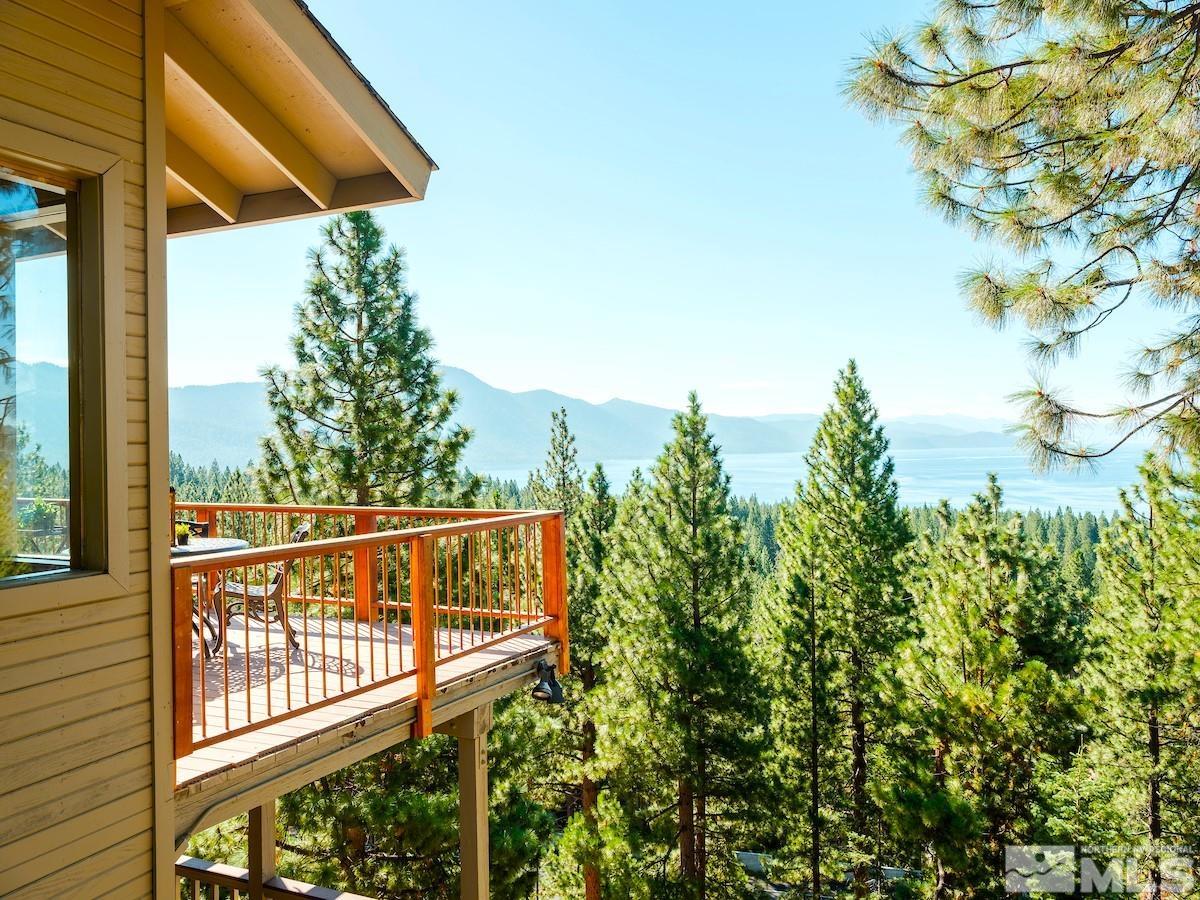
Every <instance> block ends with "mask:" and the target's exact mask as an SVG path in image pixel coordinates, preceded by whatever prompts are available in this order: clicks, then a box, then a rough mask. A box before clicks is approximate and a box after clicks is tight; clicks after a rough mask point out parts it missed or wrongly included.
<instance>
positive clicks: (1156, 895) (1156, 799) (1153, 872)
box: [1147, 704, 1162, 900]
mask: <svg viewBox="0 0 1200 900" xmlns="http://www.w3.org/2000/svg"><path fill="white" fill-rule="evenodd" d="M1149 732H1150V735H1149V737H1150V767H1151V768H1150V786H1149V787H1150V797H1149V800H1150V802H1149V809H1148V815H1147V819H1148V822H1147V824H1148V826H1149V830H1150V844H1151V846H1152V847H1153V848H1154V849H1153V853H1152V854H1151V856H1150V897H1151V900H1161V898H1162V869H1161V868H1160V863H1159V858H1158V849H1159V843H1160V842H1161V841H1162V796H1161V792H1160V775H1159V768H1158V767H1159V764H1160V762H1161V761H1162V733H1161V725H1160V724H1159V721H1158V705H1157V704H1152V705H1151V706H1150V721H1149Z"/></svg>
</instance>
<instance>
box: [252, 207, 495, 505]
mask: <svg viewBox="0 0 1200 900" xmlns="http://www.w3.org/2000/svg"><path fill="white" fill-rule="evenodd" d="M321 233H322V238H323V240H322V243H321V245H320V246H318V247H315V248H313V249H312V250H310V251H309V258H308V263H309V278H308V283H307V285H306V286H305V294H306V296H305V298H304V300H303V301H302V302H301V303H300V304H299V305H298V306H297V307H296V326H297V330H296V333H295V334H294V335H293V337H292V352H293V353H294V355H295V358H296V367H295V369H294V370H292V371H290V372H289V371H284V370H282V369H280V368H279V367H277V366H272V367H269V368H267V369H265V370H263V377H264V378H265V379H266V382H267V403H268V405H269V406H270V409H271V413H272V415H273V417H274V434H273V435H271V436H270V437H267V438H264V439H263V441H262V462H261V464H260V466H259V472H258V477H259V482H260V483H261V485H262V487H263V490H264V492H265V493H266V495H267V497H268V499H271V500H275V501H289V502H293V503H330V504H348V505H355V506H371V505H403V506H422V505H424V506H429V505H434V504H435V503H437V502H443V503H446V504H447V505H460V504H462V503H464V502H467V501H469V500H470V499H471V498H472V497H473V495H474V493H475V491H476V490H477V488H478V483H477V481H476V480H475V479H464V478H463V477H462V475H461V474H460V472H459V466H460V463H461V457H462V453H463V449H464V448H465V447H466V445H467V441H468V440H470V437H471V434H470V432H469V431H468V430H467V429H465V428H463V427H461V426H458V425H454V424H453V423H452V421H451V418H452V416H453V414H454V407H455V405H456V403H457V398H456V397H455V394H454V392H453V391H443V390H442V387H441V376H440V375H439V374H438V371H437V362H436V360H435V359H434V358H433V357H432V356H431V355H430V354H431V350H432V348H433V338H432V337H431V336H430V334H429V332H428V331H426V330H425V329H424V328H421V327H420V325H419V324H418V323H417V296H416V294H415V293H413V292H412V291H410V290H409V289H408V286H407V284H406V281H405V268H406V267H405V261H404V252H403V251H402V250H401V249H400V248H399V247H396V246H395V245H390V246H385V244H384V240H385V236H384V233H383V229H382V228H381V227H380V225H379V223H378V222H377V221H376V220H375V217H374V216H373V215H372V214H371V213H370V212H366V211H362V212H351V213H346V214H344V215H340V216H334V217H333V218H332V219H330V220H329V222H328V223H327V224H326V225H325V226H324V227H323V228H322V232H321Z"/></svg>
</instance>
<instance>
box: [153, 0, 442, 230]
mask: <svg viewBox="0 0 1200 900" xmlns="http://www.w3.org/2000/svg"><path fill="white" fill-rule="evenodd" d="M166 6H167V12H166V35H165V48H166V61H165V65H166V72H165V84H166V98H165V106H166V110H165V112H166V129H167V135H166V162H167V233H168V234H171V235H176V234H186V233H194V232H200V231H214V230H219V229H226V228H234V227H238V226H242V225H253V224H259V223H264V222H273V221H280V220H283V219H294V218H300V217H303V216H313V215H326V214H329V213H333V212H341V211H345V210H350V209H364V208H368V207H374V206H384V205H388V204H393V203H405V202H409V201H412V200H420V199H422V198H423V197H424V196H425V189H426V186H427V184H428V183H429V176H430V174H431V173H432V172H433V171H434V170H435V169H437V165H436V164H435V163H434V161H433V160H432V159H430V157H429V155H428V154H427V153H426V152H425V151H424V150H423V149H422V148H421V145H420V144H418V143H417V142H416V141H415V140H414V139H413V137H412V135H410V134H409V133H408V129H406V128H405V127H404V123H402V122H401V121H400V120H399V119H398V118H397V117H396V115H395V114H394V113H393V112H392V111H391V109H390V108H389V107H388V105H387V104H386V103H385V102H384V101H383V99H382V98H381V97H380V96H379V95H378V94H377V93H376V92H375V90H374V89H373V88H372V87H371V85H370V84H369V83H368V82H367V80H366V79H365V78H364V77H363V76H362V74H361V73H360V72H359V71H358V70H357V69H356V68H355V67H354V65H353V63H351V62H350V59H349V57H348V56H347V55H346V54H345V52H344V51H342V49H341V48H340V47H339V46H338V45H337V43H336V42H335V41H334V40H333V38H332V36H331V35H330V34H329V32H328V31H326V30H325V28H324V27H323V26H322V25H321V23H320V22H318V21H317V19H316V18H315V17H314V16H313V15H312V13H311V12H310V11H309V10H308V8H307V7H306V6H305V5H304V3H303V2H301V0H166Z"/></svg>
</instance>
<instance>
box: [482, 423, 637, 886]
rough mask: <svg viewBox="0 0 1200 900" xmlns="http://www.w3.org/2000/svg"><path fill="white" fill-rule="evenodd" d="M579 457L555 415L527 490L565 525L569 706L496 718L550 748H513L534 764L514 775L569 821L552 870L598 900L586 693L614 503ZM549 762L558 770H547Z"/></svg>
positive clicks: (531, 704)
mask: <svg viewBox="0 0 1200 900" xmlns="http://www.w3.org/2000/svg"><path fill="white" fill-rule="evenodd" d="M576 459H577V454H576V450H575V437H574V435H572V434H571V431H570V429H569V427H568V424H567V414H566V410H559V411H556V412H553V413H551V431H550V445H549V448H548V450H547V453H546V461H545V464H544V466H543V467H542V468H539V469H538V470H537V471H536V472H534V473H533V475H532V476H531V477H530V481H529V493H530V495H531V497H532V499H533V503H534V504H535V505H536V506H537V507H539V508H542V509H562V510H563V512H564V514H565V517H566V520H567V563H568V572H569V577H570V579H571V581H570V593H569V598H570V602H569V603H568V607H567V609H568V616H569V624H570V630H571V658H572V673H571V675H570V676H568V677H567V678H566V679H565V681H564V686H563V693H564V697H565V702H564V703H563V704H562V705H560V706H553V707H546V706H545V705H544V704H540V703H536V702H535V701H532V700H530V699H529V698H527V697H525V696H523V695H518V696H514V697H513V698H511V699H510V700H508V701H507V702H505V703H503V704H502V705H501V708H500V711H499V713H498V720H497V721H498V723H499V726H500V729H498V730H503V731H504V732H506V733H519V734H522V735H524V736H525V737H526V739H527V740H529V741H530V742H531V743H534V742H536V743H537V744H538V745H541V746H543V747H545V748H546V749H545V751H544V752H543V753H542V754H539V755H537V756H535V757H530V756H529V755H528V754H521V752H520V750H519V748H518V749H516V751H515V752H516V753H517V755H518V757H524V758H527V759H529V761H530V764H529V765H528V766H524V767H522V766H521V765H520V763H519V762H517V764H516V765H514V767H513V769H514V772H513V776H514V778H517V779H520V780H521V781H522V782H523V784H524V786H525V790H526V792H527V794H528V795H529V796H531V797H533V798H535V799H536V800H537V802H539V803H541V804H542V805H543V806H544V807H545V808H547V809H551V810H554V812H555V813H556V817H557V819H558V820H559V821H560V823H564V822H565V833H564V835H563V836H562V838H560V841H559V844H560V846H559V847H558V848H557V857H556V858H555V859H553V860H552V862H551V866H552V867H554V866H557V867H559V868H560V869H561V868H562V867H564V866H565V867H573V868H575V869H577V870H579V871H580V872H581V874H582V876H583V877H582V888H583V891H582V892H583V894H584V896H585V897H587V898H588V900H598V898H599V897H600V895H601V880H600V879H601V873H600V866H599V860H600V847H599V832H598V824H597V819H596V811H597V796H598V788H597V784H596V782H595V781H594V780H593V777H592V772H591V770H592V768H593V766H594V764H593V760H594V757H595V752H596V727H595V723H594V721H593V720H592V715H591V712H590V709H589V706H590V704H589V698H588V694H589V693H590V692H591V691H592V690H594V689H595V687H596V684H597V682H598V678H599V664H598V659H597V652H598V648H599V646H600V639H599V637H598V636H597V635H598V632H599V629H598V622H597V598H598V593H599V578H600V572H601V571H602V570H603V566H604V561H605V558H606V557H607V554H608V546H609V541H610V534H609V532H610V531H611V529H612V525H613V519H614V517H615V514H616V501H615V500H614V499H613V497H612V496H611V494H610V493H609V484H608V479H607V478H606V477H605V474H604V470H603V468H602V467H601V466H600V465H599V464H597V466H596V468H595V470H594V471H593V473H592V475H591V477H590V478H589V481H588V487H587V490H585V489H584V487H583V483H582V476H581V473H580V470H579V465H578V463H577V462H576ZM497 752H498V753H503V752H504V748H502V747H500V748H497ZM548 761H552V762H553V765H552V766H548V765H547V762H548Z"/></svg>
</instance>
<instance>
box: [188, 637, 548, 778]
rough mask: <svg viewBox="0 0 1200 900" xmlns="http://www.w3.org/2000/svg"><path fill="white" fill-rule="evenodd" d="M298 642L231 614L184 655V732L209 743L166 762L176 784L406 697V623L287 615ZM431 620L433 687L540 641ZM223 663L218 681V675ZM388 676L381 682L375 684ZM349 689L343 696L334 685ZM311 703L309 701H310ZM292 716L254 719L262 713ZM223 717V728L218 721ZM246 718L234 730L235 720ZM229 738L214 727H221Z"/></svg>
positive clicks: (539, 646)
mask: <svg viewBox="0 0 1200 900" xmlns="http://www.w3.org/2000/svg"><path fill="white" fill-rule="evenodd" d="M290 622H291V626H292V629H293V631H294V632H295V635H296V639H297V641H298V642H299V644H300V650H289V649H288V647H287V642H286V639H285V637H284V633H283V628H282V627H281V625H280V624H278V623H272V624H271V625H270V626H268V627H266V628H264V626H263V624H262V623H261V622H257V621H253V620H251V621H250V623H249V627H248V628H247V627H246V624H245V620H244V619H242V618H241V617H238V618H235V619H234V620H233V621H232V622H231V624H230V626H229V629H228V632H227V640H226V646H225V647H223V648H222V649H221V650H220V651H219V652H218V653H217V655H216V657H215V658H214V659H211V660H204V661H202V660H201V659H200V657H199V654H198V653H197V654H193V665H192V686H193V698H194V703H193V717H192V734H193V739H194V740H195V741H196V742H197V743H200V742H206V741H215V742H214V743H209V744H208V745H206V746H204V747H202V748H199V749H196V750H195V751H193V752H192V753H190V754H188V755H187V756H184V757H181V758H180V759H179V760H177V762H176V785H177V790H178V789H182V788H186V787H187V786H188V785H189V784H193V783H196V782H199V781H202V780H204V779H206V778H208V777H210V776H212V775H215V774H217V773H219V772H222V771H225V770H229V769H234V768H238V767H241V766H246V765H248V764H252V763H254V762H255V761H257V760H260V759H262V758H264V757H267V756H271V755H274V754H277V753H278V752H279V751H280V750H281V749H283V748H285V747H287V746H289V745H291V744H296V743H299V742H302V741H305V740H307V739H309V738H311V737H313V736H314V735H318V734H320V733H322V732H326V731H331V730H335V729H339V728H341V727H343V726H345V725H346V724H347V723H350V722H353V721H355V720H356V719H360V718H363V717H366V716H370V715H371V714H372V713H375V712H378V711H380V710H383V709H386V708H389V707H395V706H398V705H400V704H404V703H409V702H411V701H413V699H414V698H415V696H416V675H415V663H414V657H413V642H412V629H411V627H410V626H409V625H403V626H397V624H396V623H390V624H388V625H387V626H384V625H383V623H380V622H375V623H371V624H367V623H359V624H358V625H356V624H355V623H354V622H353V621H351V620H348V619H346V620H339V619H325V620H324V621H323V622H322V621H321V620H319V619H313V618H309V619H308V620H307V621H304V620H302V619H301V618H299V617H295V616H293V617H292V618H291V619H290ZM486 638H487V635H486V633H481V632H478V631H474V632H472V631H464V630H460V629H448V628H439V629H437V630H436V631H435V640H436V641H437V642H438V644H439V646H438V654H437V655H438V657H439V658H441V659H443V661H442V662H441V663H440V664H439V665H438V666H437V669H436V671H437V685H438V690H439V692H448V691H449V692H452V691H453V688H454V685H455V684H456V683H460V682H466V681H470V680H471V679H472V678H473V677H474V676H477V675H479V674H481V673H485V672H489V671H491V670H494V669H497V668H500V667H503V666H505V665H507V664H510V663H511V662H513V661H514V660H518V659H521V658H524V657H528V656H530V655H531V654H536V653H538V652H539V651H543V650H545V649H546V648H548V647H550V645H551V643H552V642H551V641H549V640H548V639H546V638H545V637H543V636H542V635H540V634H523V635H517V636H512V637H502V636H499V635H497V636H496V637H495V638H494V639H493V640H494V642H487V641H486ZM226 665H228V679H226V677H225V671H226ZM385 679H391V680H388V681H386V682H385V683H383V684H378V682H380V681H383V680H385ZM356 689H357V690H358V691H359V692H358V693H355V694H353V695H352V696H348V697H347V696H343V694H344V692H347V691H353V690H356ZM314 704H316V705H314ZM290 710H296V711H297V712H296V713H295V714H294V715H291V716H290V717H288V718H286V719H284V720H283V721H278V722H270V723H262V722H261V720H262V719H263V718H265V717H268V716H279V715H281V714H287V713H288V712H289V711H290ZM227 722H228V727H227V726H226V723H227ZM247 723H257V724H252V725H250V726H249V728H248V729H247V730H246V732H245V733H243V734H237V733H236V731H237V729H239V728H245V727H246V726H247ZM230 730H231V731H233V732H234V733H233V734H232V735H231V736H229V737H222V736H221V735H222V734H223V733H224V732H226V731H230Z"/></svg>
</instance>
